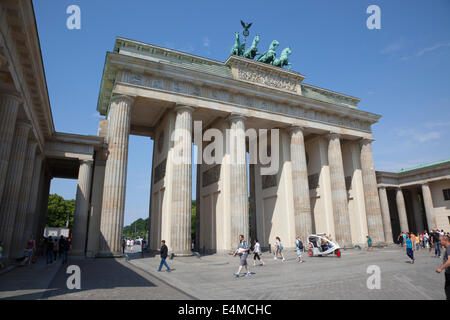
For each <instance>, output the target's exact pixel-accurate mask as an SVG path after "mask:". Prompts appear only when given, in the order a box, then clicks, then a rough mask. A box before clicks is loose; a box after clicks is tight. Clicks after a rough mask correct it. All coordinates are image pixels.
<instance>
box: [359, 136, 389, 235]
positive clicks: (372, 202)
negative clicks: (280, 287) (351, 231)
mask: <svg viewBox="0 0 450 320" xmlns="http://www.w3.org/2000/svg"><path fill="white" fill-rule="evenodd" d="M361 172H362V178H363V185H364V201H365V204H366V218H367V230H368V232H369V236H370V237H371V238H372V240H373V241H374V242H375V243H380V242H384V241H385V239H384V238H385V237H384V231H383V219H382V216H381V208H380V199H379V197H378V190H377V177H376V175H375V169H374V164H373V155H372V144H371V141H370V140H366V139H364V140H362V141H361Z"/></svg>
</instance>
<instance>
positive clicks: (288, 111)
mask: <svg viewBox="0 0 450 320" xmlns="http://www.w3.org/2000/svg"><path fill="white" fill-rule="evenodd" d="M121 81H122V82H125V83H129V84H133V85H138V86H143V87H149V88H153V89H159V90H167V91H171V92H177V93H181V94H188V95H193V96H200V97H204V98H208V99H214V100H218V101H223V102H227V103H235V104H240V105H243V106H245V107H251V108H255V109H259V110H264V111H270V112H276V113H280V114H284V115H287V116H293V117H299V118H303V119H307V120H313V121H320V122H324V123H328V124H331V125H336V126H343V127H348V128H353V129H357V130H362V131H366V132H370V123H368V122H366V121H361V120H356V119H349V118H345V117H339V116H337V115H333V114H329V113H326V112H322V111H315V110H310V109H303V108H300V107H296V106H292V105H285V104H279V103H276V102H275V101H270V100H267V99H260V98H256V97H249V96H246V95H242V94H237V93H234V92H229V91H225V90H219V89H217V88H212V87H206V86H199V85H192V84H191V83H188V82H181V81H178V80H173V79H168V78H162V77H154V76H150V75H148V74H145V75H143V74H136V73H133V72H126V71H124V72H122V76H121ZM261 81H263V80H261Z"/></svg>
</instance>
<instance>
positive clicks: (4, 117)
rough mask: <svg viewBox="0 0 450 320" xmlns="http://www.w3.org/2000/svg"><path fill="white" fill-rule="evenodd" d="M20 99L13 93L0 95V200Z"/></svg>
mask: <svg viewBox="0 0 450 320" xmlns="http://www.w3.org/2000/svg"><path fill="white" fill-rule="evenodd" d="M19 104H20V99H19V98H18V97H16V96H14V95H9V94H1V95H0V201H1V199H2V194H3V188H4V186H5V182H6V172H7V170H8V162H9V157H10V154H11V146H12V140H13V135H14V126H15V125H16V118H17V112H18V111H19Z"/></svg>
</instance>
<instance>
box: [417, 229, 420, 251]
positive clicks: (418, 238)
mask: <svg viewBox="0 0 450 320" xmlns="http://www.w3.org/2000/svg"><path fill="white" fill-rule="evenodd" d="M419 248H420V235H419V233H417V235H416V250H417V251H419Z"/></svg>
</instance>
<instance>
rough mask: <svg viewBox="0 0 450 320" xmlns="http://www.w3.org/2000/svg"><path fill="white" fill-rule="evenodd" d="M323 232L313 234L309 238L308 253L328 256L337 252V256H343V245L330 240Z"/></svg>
mask: <svg viewBox="0 0 450 320" xmlns="http://www.w3.org/2000/svg"><path fill="white" fill-rule="evenodd" d="M324 236H325V235H324V234H323V233H319V234H311V235H309V236H308V238H307V243H308V255H309V256H310V257H317V256H326V255H329V254H333V253H334V254H335V255H336V257H338V258H340V257H341V250H340V249H341V247H340V246H339V244H337V243H335V242H333V241H330V240H329V239H327V238H325V237H324Z"/></svg>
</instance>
